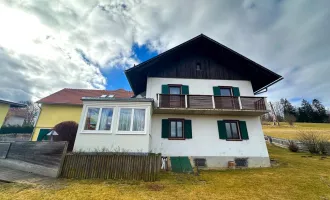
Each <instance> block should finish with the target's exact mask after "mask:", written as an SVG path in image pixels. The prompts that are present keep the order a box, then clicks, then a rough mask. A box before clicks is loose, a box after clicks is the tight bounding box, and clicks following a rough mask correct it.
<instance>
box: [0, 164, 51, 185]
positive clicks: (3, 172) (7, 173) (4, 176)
mask: <svg viewBox="0 0 330 200" xmlns="http://www.w3.org/2000/svg"><path fill="white" fill-rule="evenodd" d="M0 181H3V182H17V183H36V184H50V183H53V182H55V181H56V179H55V178H51V177H46V176H41V175H38V174H33V173H29V172H23V171H19V170H14V169H9V168H6V167H1V166H0Z"/></svg>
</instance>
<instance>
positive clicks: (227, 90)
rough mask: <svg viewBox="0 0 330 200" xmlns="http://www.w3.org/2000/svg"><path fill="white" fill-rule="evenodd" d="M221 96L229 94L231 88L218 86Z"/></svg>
mask: <svg viewBox="0 0 330 200" xmlns="http://www.w3.org/2000/svg"><path fill="white" fill-rule="evenodd" d="M220 94H221V96H231V89H229V88H220Z"/></svg>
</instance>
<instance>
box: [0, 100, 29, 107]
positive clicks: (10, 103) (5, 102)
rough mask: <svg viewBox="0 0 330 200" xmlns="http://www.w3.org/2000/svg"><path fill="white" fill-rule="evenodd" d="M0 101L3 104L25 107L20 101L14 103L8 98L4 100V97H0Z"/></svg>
mask: <svg viewBox="0 0 330 200" xmlns="http://www.w3.org/2000/svg"><path fill="white" fill-rule="evenodd" d="M0 103H3V104H9V105H10V107H12V108H14V107H26V105H25V104H22V103H16V102H12V101H8V100H4V99H0Z"/></svg>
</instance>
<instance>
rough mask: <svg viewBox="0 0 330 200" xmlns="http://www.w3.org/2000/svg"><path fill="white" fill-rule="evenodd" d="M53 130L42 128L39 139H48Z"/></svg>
mask: <svg viewBox="0 0 330 200" xmlns="http://www.w3.org/2000/svg"><path fill="white" fill-rule="evenodd" d="M50 131H51V129H40V131H39V134H38V138H37V141H42V140H43V139H46V138H45V136H46V137H47V134H48V133H49V132H50Z"/></svg>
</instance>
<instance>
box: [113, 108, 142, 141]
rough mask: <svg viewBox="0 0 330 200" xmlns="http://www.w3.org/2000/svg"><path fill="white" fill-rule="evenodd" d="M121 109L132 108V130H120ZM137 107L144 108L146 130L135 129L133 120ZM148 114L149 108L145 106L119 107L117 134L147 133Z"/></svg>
mask: <svg viewBox="0 0 330 200" xmlns="http://www.w3.org/2000/svg"><path fill="white" fill-rule="evenodd" d="M121 109H132V114H131V125H130V130H129V131H120V130H119V123H120V111H121ZM135 109H144V111H145V112H144V130H143V131H133V120H134V111H135ZM147 114H148V110H147V108H145V107H120V108H119V109H118V123H117V134H123V135H124V134H132V135H134V134H146V133H147V131H146V129H147Z"/></svg>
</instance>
